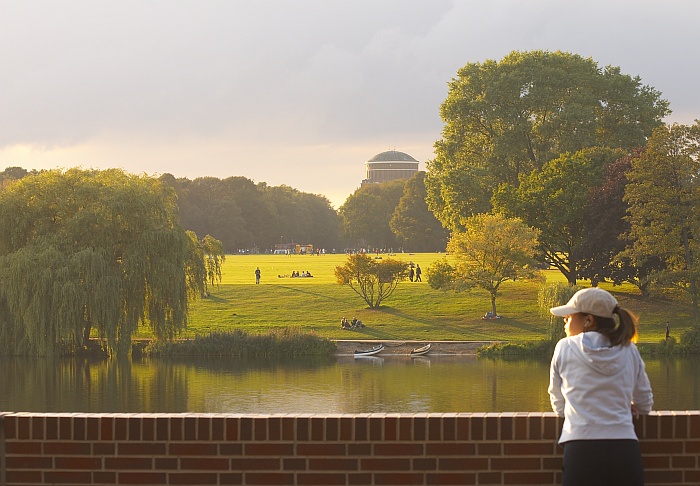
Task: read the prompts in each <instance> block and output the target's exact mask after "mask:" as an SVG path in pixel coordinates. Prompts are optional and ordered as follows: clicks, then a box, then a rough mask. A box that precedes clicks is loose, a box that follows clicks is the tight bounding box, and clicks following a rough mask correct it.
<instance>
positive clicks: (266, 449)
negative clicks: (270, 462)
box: [243, 442, 294, 456]
mask: <svg viewBox="0 0 700 486" xmlns="http://www.w3.org/2000/svg"><path fill="white" fill-rule="evenodd" d="M243 450H244V454H246V455H249V456H291V455H293V454H294V446H293V445H292V444H271V443H269V442H268V443H260V444H254V443H253V444H245V447H244V449H243Z"/></svg>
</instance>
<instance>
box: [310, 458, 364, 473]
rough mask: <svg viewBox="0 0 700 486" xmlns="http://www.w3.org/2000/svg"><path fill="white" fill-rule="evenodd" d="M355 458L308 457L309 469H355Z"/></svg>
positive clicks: (356, 468) (356, 465)
mask: <svg viewBox="0 0 700 486" xmlns="http://www.w3.org/2000/svg"><path fill="white" fill-rule="evenodd" d="M357 462H358V461H357V459H309V470H310V471H357V470H358V469H359V468H358V463H357Z"/></svg>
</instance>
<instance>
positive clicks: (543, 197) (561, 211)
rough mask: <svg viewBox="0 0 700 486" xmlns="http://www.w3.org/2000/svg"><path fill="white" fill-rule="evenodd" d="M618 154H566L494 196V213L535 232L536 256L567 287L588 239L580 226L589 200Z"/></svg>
mask: <svg viewBox="0 0 700 486" xmlns="http://www.w3.org/2000/svg"><path fill="white" fill-rule="evenodd" d="M623 154H624V153H623V152H622V151H620V150H612V149H607V148H588V149H583V150H580V151H578V152H576V153H566V154H563V155H561V156H560V157H557V158H555V159H552V160H549V161H547V162H546V163H544V165H543V166H542V168H541V170H539V171H534V170H533V171H532V172H530V174H528V175H527V176H522V177H521V181H520V185H519V186H518V187H514V186H512V185H508V184H501V186H500V187H499V188H498V191H496V193H495V194H494V197H493V203H494V207H495V208H496V209H498V210H500V211H503V212H504V213H506V214H508V215H509V216H512V217H519V218H521V219H522V220H523V221H524V222H525V223H526V224H528V225H530V226H532V227H535V228H537V229H539V230H540V232H541V233H540V237H539V248H540V252H541V253H542V255H544V257H545V259H546V261H548V262H550V263H551V264H552V265H554V266H555V267H556V268H558V269H559V270H560V271H561V272H562V274H563V275H564V276H565V277H566V278H567V280H568V281H569V283H570V284H571V285H575V284H576V279H577V277H578V269H579V264H580V263H579V260H580V259H582V257H583V252H582V249H583V247H584V245H585V243H586V242H587V236H588V234H589V232H588V228H586V224H585V223H586V220H587V218H588V216H589V214H590V209H589V207H590V202H591V200H592V199H591V194H592V193H593V191H594V190H595V189H596V188H597V187H599V186H600V185H602V183H603V180H604V174H605V170H606V168H607V167H608V166H609V165H610V164H611V163H613V162H614V161H615V160H617V159H618V158H620V157H621V156H622V155H623ZM605 237H606V238H615V237H616V235H615V234H613V235H605ZM594 243H595V242H594Z"/></svg>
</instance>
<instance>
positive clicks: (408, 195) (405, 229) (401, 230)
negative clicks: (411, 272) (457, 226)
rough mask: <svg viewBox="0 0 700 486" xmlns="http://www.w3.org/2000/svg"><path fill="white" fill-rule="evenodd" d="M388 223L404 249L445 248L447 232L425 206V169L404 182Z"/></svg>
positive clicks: (426, 205) (426, 204)
mask: <svg viewBox="0 0 700 486" xmlns="http://www.w3.org/2000/svg"><path fill="white" fill-rule="evenodd" d="M389 226H390V227H391V231H393V232H394V234H395V235H396V238H397V239H398V242H399V244H400V245H401V246H402V247H403V248H404V249H405V250H407V251H421V252H424V251H444V250H445V245H446V244H447V236H448V233H447V231H446V230H445V228H443V227H442V224H441V223H440V221H438V220H437V219H436V218H435V216H434V215H433V213H431V212H430V210H429V209H428V203H427V202H426V190H425V172H422V171H421V172H417V173H416V175H415V176H413V178H411V179H409V180H408V181H406V184H405V185H404V190H403V196H401V199H400V200H399V204H398V206H396V209H395V210H394V214H393V216H392V217H391V220H390V221H389Z"/></svg>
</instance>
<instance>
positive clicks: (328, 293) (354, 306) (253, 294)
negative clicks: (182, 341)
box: [182, 253, 692, 342]
mask: <svg viewBox="0 0 700 486" xmlns="http://www.w3.org/2000/svg"><path fill="white" fill-rule="evenodd" d="M443 256H444V255H442V254H432V253H420V254H397V255H396V256H392V257H391V258H397V259H401V260H404V261H413V262H414V263H417V264H419V265H420V266H421V268H422V269H423V282H418V283H416V282H409V281H406V282H402V283H400V284H399V286H398V288H397V289H396V291H395V293H394V294H393V295H392V296H391V297H389V298H388V299H387V300H385V301H384V303H383V305H382V307H381V308H380V309H379V310H370V309H368V308H367V306H366V304H365V302H364V300H363V299H362V298H361V297H360V296H358V295H357V294H355V293H354V292H353V291H352V290H351V289H350V288H349V287H348V286H344V285H339V284H337V283H336V282H335V277H334V273H333V272H334V269H335V267H336V266H339V265H343V264H344V262H345V260H346V256H345V255H322V256H312V255H292V256H286V255H228V256H227V257H226V262H225V263H224V267H223V281H222V283H221V285H219V286H217V287H214V288H213V289H210V290H211V296H210V297H209V298H207V299H203V300H200V301H197V302H194V303H192V305H191V309H190V319H189V325H188V329H187V330H186V331H185V332H184V333H183V336H182V337H193V336H195V335H198V334H199V335H206V334H209V333H211V332H225V331H233V330H235V329H240V330H244V331H246V332H248V333H252V334H256V333H268V332H270V331H272V330H274V329H278V328H283V327H295V328H299V329H301V330H302V331H307V332H310V331H313V332H315V333H316V334H318V335H319V336H321V337H326V338H329V339H380V340H421V341H438V340H468V341H471V340H479V341H481V340H507V341H533V340H537V339H541V338H543V337H545V335H546V328H547V325H548V319H547V318H546V317H542V316H541V315H540V311H539V308H538V305H537V293H538V291H539V288H540V286H541V284H535V283H529V282H521V281H518V282H508V283H506V284H504V285H503V286H502V292H501V295H500V297H499V298H498V300H497V305H498V313H499V314H500V315H501V316H502V318H501V319H496V320H489V321H485V320H482V319H481V316H483V315H484V313H485V312H486V311H488V310H489V309H490V302H489V297H488V294H487V293H486V292H484V291H479V290H474V291H471V292H463V293H455V292H443V291H438V290H433V289H431V288H430V286H429V285H428V284H427V282H426V281H425V280H426V275H425V271H426V270H427V269H428V267H429V266H430V265H431V264H432V263H433V262H434V261H435V260H437V259H439V258H442V257H443ZM381 257H382V258H383V259H386V258H389V257H388V256H387V255H381ZM257 267H259V268H260V271H261V273H262V279H261V284H260V285H255V275H254V272H255V269H256V268H257ZM292 271H299V272H300V273H301V272H303V271H309V272H311V274H312V275H314V277H313V278H290V277H288V276H285V275H291V273H292ZM543 273H544V274H545V276H546V278H547V280H548V281H551V282H553V281H565V279H564V277H563V276H562V275H561V274H560V273H559V272H558V271H556V270H547V271H545V272H543ZM581 284H582V285H586V283H585V282H581ZM601 287H603V288H605V289H606V290H609V291H611V292H613V293H614V294H615V296H616V297H617V298H618V300H619V301H620V304H621V305H623V306H626V307H629V308H631V309H632V310H633V311H635V312H636V313H637V314H638V315H639V316H640V317H641V323H640V331H641V332H640V341H642V342H657V341H659V340H661V339H662V338H663V336H664V332H665V326H666V322H667V321H669V322H670V324H671V331H672V334H673V335H674V336H676V337H679V336H680V334H681V333H682V331H684V330H685V329H687V328H689V327H690V325H691V320H692V311H691V309H690V306H689V305H688V304H686V303H683V302H680V301H677V300H665V299H660V298H654V299H644V298H642V297H641V296H640V295H639V292H638V291H637V289H636V288H635V287H634V286H632V285H623V286H616V287H613V286H612V285H610V284H603V285H601ZM343 316H345V317H347V318H348V319H351V318H352V317H353V316H356V317H357V318H358V319H361V320H362V321H363V322H364V323H365V325H366V327H365V328H364V329H362V330H359V331H347V330H342V329H341V328H340V319H341V317H343Z"/></svg>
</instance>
